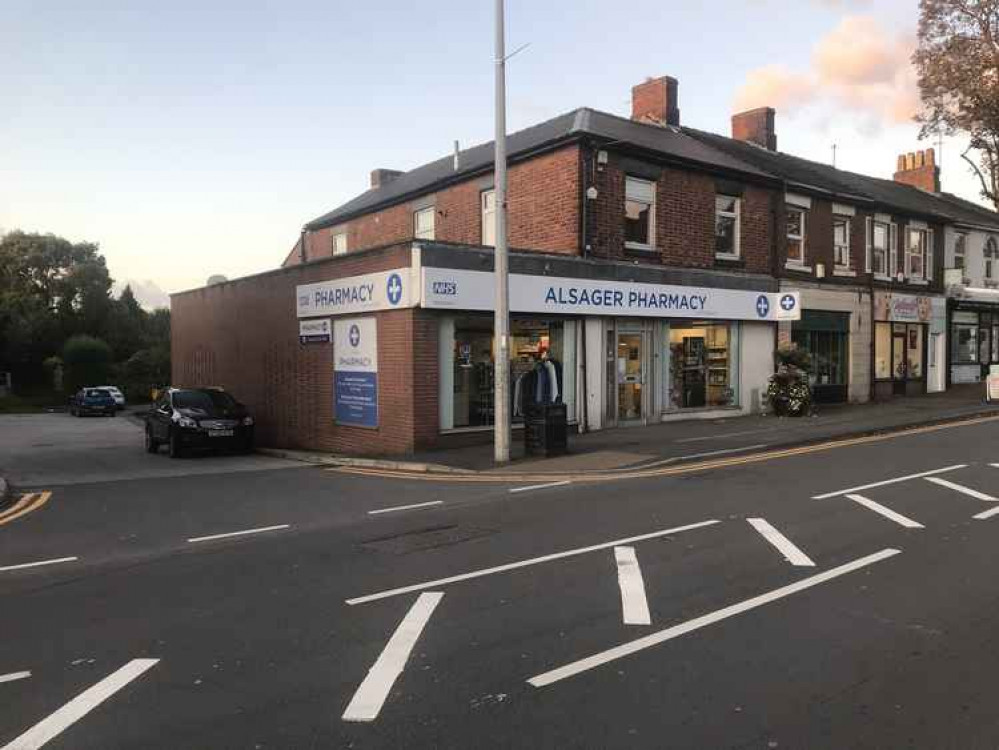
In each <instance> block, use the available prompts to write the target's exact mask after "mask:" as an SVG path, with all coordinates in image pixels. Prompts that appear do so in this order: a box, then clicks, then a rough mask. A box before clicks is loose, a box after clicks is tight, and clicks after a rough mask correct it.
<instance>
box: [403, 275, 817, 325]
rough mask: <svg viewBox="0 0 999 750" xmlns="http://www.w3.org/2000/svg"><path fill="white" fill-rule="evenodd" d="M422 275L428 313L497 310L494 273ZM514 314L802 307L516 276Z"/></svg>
mask: <svg viewBox="0 0 999 750" xmlns="http://www.w3.org/2000/svg"><path fill="white" fill-rule="evenodd" d="M422 270H423V306H424V307H433V308H452V309H455V310H492V309H493V301H494V299H495V292H494V281H493V274H492V273H490V272H485V271H462V270H457V269H448V268H423V269H422ZM510 310H511V311H512V312H525V313H559V314H569V315H571V314H576V315H614V316H634V317H645V318H656V317H660V318H705V319H722V320H798V319H800V318H801V301H800V298H799V296H798V293H797V292H779V293H774V292H750V291H742V290H736V289H712V288H707V287H689V286H668V285H663V284H643V283H639V282H625V281H599V280H587V279H570V278H561V277H550V276H525V275H520V274H511V276H510Z"/></svg>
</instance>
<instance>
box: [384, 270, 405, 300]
mask: <svg viewBox="0 0 999 750" xmlns="http://www.w3.org/2000/svg"><path fill="white" fill-rule="evenodd" d="M387 291H388V301H389V304H392V305H398V304H399V300H401V299H402V279H401V278H399V274H397V273H394V274H392V275H391V276H389V280H388V288H387Z"/></svg>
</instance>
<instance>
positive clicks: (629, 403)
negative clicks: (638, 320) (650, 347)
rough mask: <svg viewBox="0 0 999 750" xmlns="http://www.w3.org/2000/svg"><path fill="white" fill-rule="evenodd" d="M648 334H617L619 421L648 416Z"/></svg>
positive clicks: (641, 419)
mask: <svg viewBox="0 0 999 750" xmlns="http://www.w3.org/2000/svg"><path fill="white" fill-rule="evenodd" d="M644 386H645V334H644V332H643V331H640V330H639V331H618V334H617V421H618V424H626V423H629V422H630V423H632V424H634V423H637V422H642V421H643V419H644V417H645V410H644V409H643V407H642V404H643V399H642V396H643V388H644Z"/></svg>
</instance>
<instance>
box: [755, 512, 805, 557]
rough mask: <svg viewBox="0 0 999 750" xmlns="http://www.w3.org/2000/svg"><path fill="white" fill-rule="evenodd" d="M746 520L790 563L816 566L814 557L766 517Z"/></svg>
mask: <svg viewBox="0 0 999 750" xmlns="http://www.w3.org/2000/svg"><path fill="white" fill-rule="evenodd" d="M746 520H747V521H748V522H749V525H750V526H752V527H753V528H754V529H756V530H757V531H758V532H760V536H762V537H763V538H764V539H766V540H767V541H768V542H770V544H772V545H773V546H774V547H776V548H777V550H778V551H779V552H780V553H781V554H782V555H784V558H785V559H786V560H787V561H788V562H789V563H791V564H792V565H797V566H802V567H811V568H814V567H815V563H814V562H812V559H811V558H810V557H809V556H808V555H806V554H805V553H804V552H802V551H801V550H800V549H799V548H798V547H797V546H796V545H795V544H794V542H792V541H791V540H790V539H788V538H787V537H786V536H784V535H783V534H781V533H780V532H779V531H777V529H775V528H774V527H773V526H771V525H770V524H769V523H768V522H767V520H766V519H765V518H747V519H746Z"/></svg>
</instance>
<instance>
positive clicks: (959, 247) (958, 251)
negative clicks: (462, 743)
mask: <svg viewBox="0 0 999 750" xmlns="http://www.w3.org/2000/svg"><path fill="white" fill-rule="evenodd" d="M958 258H960V259H961V264H960V265H958V263H957V259H958ZM967 260H968V233H967V232H956V233H955V234H954V268H958V269H960V270H961V271H962V272H963V271H964V270H965V264H966V263H967Z"/></svg>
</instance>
